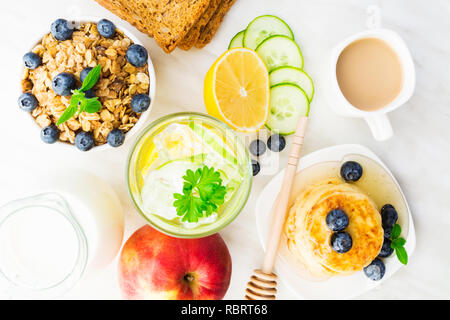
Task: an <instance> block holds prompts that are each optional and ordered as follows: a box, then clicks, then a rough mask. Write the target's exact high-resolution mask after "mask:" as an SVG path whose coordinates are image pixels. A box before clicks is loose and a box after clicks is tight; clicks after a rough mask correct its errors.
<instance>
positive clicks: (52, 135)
mask: <svg viewBox="0 0 450 320" xmlns="http://www.w3.org/2000/svg"><path fill="white" fill-rule="evenodd" d="M59 133H60V132H59V129H58V127H56V126H55V125H54V124H52V125H49V126H48V127H45V128H42V130H41V139H42V141H44V142H45V143H55V142H56V141H58V139H59Z"/></svg>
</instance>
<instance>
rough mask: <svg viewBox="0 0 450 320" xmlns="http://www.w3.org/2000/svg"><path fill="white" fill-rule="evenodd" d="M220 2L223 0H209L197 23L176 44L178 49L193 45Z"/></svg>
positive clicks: (187, 48) (189, 47)
mask: <svg viewBox="0 0 450 320" xmlns="http://www.w3.org/2000/svg"><path fill="white" fill-rule="evenodd" d="M222 2H223V0H211V2H210V4H209V6H208V8H207V9H206V11H205V13H203V15H202V16H201V17H200V19H199V20H198V21H197V23H196V24H195V25H194V26H193V27H192V28H191V30H189V32H188V33H187V35H186V36H185V37H184V38H183V40H181V42H180V43H179V44H178V47H179V48H180V49H183V50H189V49H191V48H192V47H193V46H194V45H195V43H196V42H197V40H198V38H199V37H200V33H201V31H202V29H203V28H204V27H205V26H206V25H207V24H208V22H209V20H211V18H212V16H213V15H214V13H215V12H216V10H217V8H219V6H220V5H221V3H222Z"/></svg>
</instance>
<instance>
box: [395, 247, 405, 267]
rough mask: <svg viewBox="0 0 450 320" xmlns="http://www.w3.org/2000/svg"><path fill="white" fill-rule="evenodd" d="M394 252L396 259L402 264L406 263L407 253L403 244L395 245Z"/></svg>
mask: <svg viewBox="0 0 450 320" xmlns="http://www.w3.org/2000/svg"><path fill="white" fill-rule="evenodd" d="M394 249H395V254H396V255H397V258H398V261H400V262H401V263H402V264H404V265H406V264H408V253H407V252H406V249H405V248H404V247H403V246H395V248H394Z"/></svg>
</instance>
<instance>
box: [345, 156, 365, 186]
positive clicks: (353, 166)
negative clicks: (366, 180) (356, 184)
mask: <svg viewBox="0 0 450 320" xmlns="http://www.w3.org/2000/svg"><path fill="white" fill-rule="evenodd" d="M362 174H363V169H362V167H361V165H360V164H359V163H358V162H355V161H347V162H345V163H344V164H343V165H342V167H341V176H342V178H343V179H344V180H345V181H347V182H348V181H358V180H359V179H360V178H361V176H362Z"/></svg>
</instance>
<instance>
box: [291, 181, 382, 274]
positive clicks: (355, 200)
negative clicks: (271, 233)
mask: <svg viewBox="0 0 450 320" xmlns="http://www.w3.org/2000/svg"><path fill="white" fill-rule="evenodd" d="M333 209H341V210H343V211H344V212H345V213H346V214H347V216H348V218H349V226H348V227H347V228H346V229H345V231H346V232H347V233H349V234H350V236H351V237H352V241H353V245H352V248H351V249H350V250H349V251H348V252H346V253H337V252H335V251H334V250H333V249H332V248H331V245H330V237H331V235H332V234H333V231H331V230H330V229H329V228H328V226H327V224H326V216H327V214H328V212H330V211H331V210H333ZM284 235H285V237H286V239H287V248H288V250H289V252H290V254H292V255H293V256H294V257H295V258H296V259H297V260H298V261H299V262H300V263H301V264H303V265H304V266H305V267H306V269H307V270H308V271H309V272H310V274H311V275H312V276H314V277H316V278H329V277H331V276H337V275H350V274H352V273H355V272H357V271H360V270H362V269H363V268H364V267H366V266H367V265H369V264H370V263H371V262H372V261H373V259H375V257H376V256H377V255H378V253H379V252H380V250H381V246H382V244H383V236H384V234H383V228H382V226H381V215H380V213H379V212H378V209H377V207H376V205H375V204H374V202H373V201H372V200H371V199H370V198H369V197H368V196H367V195H366V194H364V193H363V192H361V191H360V190H359V189H358V188H357V187H356V186H354V185H351V184H349V183H345V182H342V180H340V179H327V180H325V181H322V182H320V183H318V184H314V185H310V186H308V187H307V188H306V189H305V190H304V191H303V192H302V193H301V194H300V195H298V197H297V199H296V201H295V203H294V204H293V206H292V207H291V208H290V211H289V214H288V217H287V220H286V223H285V226H284Z"/></svg>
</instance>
